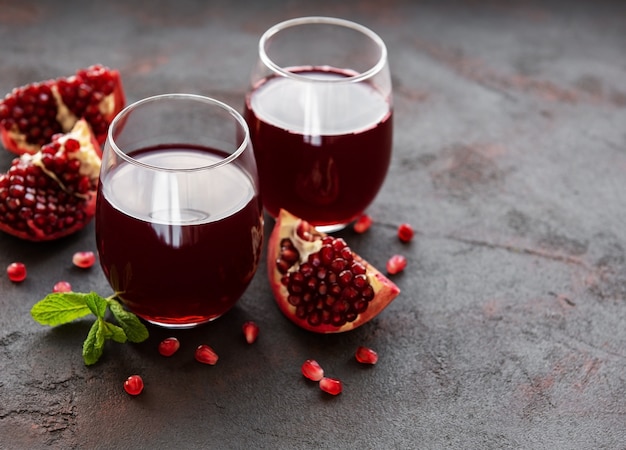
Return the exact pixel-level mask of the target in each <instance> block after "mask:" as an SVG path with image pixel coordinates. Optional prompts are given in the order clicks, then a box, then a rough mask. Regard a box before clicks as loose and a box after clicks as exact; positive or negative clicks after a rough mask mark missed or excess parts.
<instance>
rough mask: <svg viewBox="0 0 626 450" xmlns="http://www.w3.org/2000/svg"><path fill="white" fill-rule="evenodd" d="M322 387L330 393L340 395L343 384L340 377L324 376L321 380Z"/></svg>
mask: <svg viewBox="0 0 626 450" xmlns="http://www.w3.org/2000/svg"><path fill="white" fill-rule="evenodd" d="M320 389H321V390H322V391H324V392H326V393H327V394H330V395H339V394H341V391H342V390H343V385H342V384H341V380H339V379H338V378H331V377H324V378H322V379H321V380H320Z"/></svg>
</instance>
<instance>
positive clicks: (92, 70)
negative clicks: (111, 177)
mask: <svg viewBox="0 0 626 450" xmlns="http://www.w3.org/2000/svg"><path fill="white" fill-rule="evenodd" d="M125 103H126V98H125V94H124V89H123V87H122V81H121V78H120V74H119V72H118V71H117V70H111V69H109V68H108V67H104V66H102V65H93V66H90V67H88V68H86V69H80V70H78V71H77V72H76V73H75V74H74V75H71V76H68V77H62V78H57V79H56V80H46V81H41V82H37V83H32V84H27V85H25V86H21V87H18V88H15V89H13V91H11V92H10V93H8V94H7V95H6V96H5V97H4V99H3V100H0V140H1V141H2V144H3V145H4V147H5V148H6V149H7V150H9V151H11V152H13V153H16V154H18V155H19V154H22V153H31V154H34V153H37V152H38V151H39V150H40V149H41V147H42V146H43V145H45V144H46V143H48V142H50V140H51V139H52V136H53V135H55V134H57V133H67V132H68V131H70V130H71V129H72V128H73V127H74V125H75V124H76V122H77V121H78V120H79V119H81V118H82V119H85V120H86V121H87V122H88V123H89V125H90V126H91V128H92V129H93V132H94V135H95V136H96V140H97V141H98V143H99V144H103V143H104V140H105V138H106V133H107V129H108V126H109V123H111V121H112V120H113V118H114V117H115V115H116V114H117V113H118V112H120V111H121V110H122V108H123V107H124V104H125Z"/></svg>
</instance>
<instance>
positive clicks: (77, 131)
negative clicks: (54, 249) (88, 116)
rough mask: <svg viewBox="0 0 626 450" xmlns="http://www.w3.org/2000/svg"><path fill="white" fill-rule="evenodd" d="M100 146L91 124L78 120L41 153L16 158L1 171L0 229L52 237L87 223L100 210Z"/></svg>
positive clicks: (23, 235) (36, 237)
mask: <svg viewBox="0 0 626 450" xmlns="http://www.w3.org/2000/svg"><path fill="white" fill-rule="evenodd" d="M76 142H78V143H79V145H80V147H79V149H78V150H75V146H76ZM68 143H69V148H70V149H71V150H72V151H68ZM96 149H98V150H96ZM98 152H99V145H98V143H97V142H95V140H94V136H93V133H92V132H91V129H90V128H89V125H88V124H87V122H85V121H84V120H79V121H78V122H76V125H75V126H74V128H73V129H72V131H71V132H70V133H68V134H64V135H59V134H57V135H54V136H53V137H52V140H51V141H50V143H48V144H46V145H44V146H43V147H42V149H41V150H40V151H39V152H38V153H36V154H34V155H30V154H24V155H22V156H20V157H19V158H15V159H14V160H13V161H12V163H11V167H10V168H9V170H8V171H7V172H6V173H4V174H0V231H4V232H6V233H8V234H11V235H13V236H16V237H18V238H21V239H26V240H30V241H48V240H52V239H58V238H60V237H63V236H67V235H69V234H72V233H75V232H77V231H78V230H81V229H82V228H83V227H85V225H87V223H89V222H90V221H91V219H92V218H93V216H94V213H95V204H96V189H97V185H98V176H99V172H100V164H101V161H100V156H99V154H98Z"/></svg>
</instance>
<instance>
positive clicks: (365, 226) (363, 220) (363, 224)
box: [352, 214, 373, 234]
mask: <svg viewBox="0 0 626 450" xmlns="http://www.w3.org/2000/svg"><path fill="white" fill-rule="evenodd" d="M372 222H373V220H372V218H371V217H370V216H369V215H367V214H362V215H361V216H360V217H359V218H358V219H357V220H356V222H354V225H352V228H353V229H354V231H356V232H357V233H359V234H362V233H365V232H366V231H367V230H369V229H370V227H371V226H372Z"/></svg>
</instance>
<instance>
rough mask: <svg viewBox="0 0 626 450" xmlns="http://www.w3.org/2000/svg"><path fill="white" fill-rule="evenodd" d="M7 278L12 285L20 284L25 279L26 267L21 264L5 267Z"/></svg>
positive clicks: (16, 263)
mask: <svg viewBox="0 0 626 450" xmlns="http://www.w3.org/2000/svg"><path fill="white" fill-rule="evenodd" d="M7 276H8V277H9V280H11V281H12V282H14V283H21V282H22V281H24V280H25V279H26V266H25V265H24V263H21V262H14V263H11V264H9V265H8V266H7Z"/></svg>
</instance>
